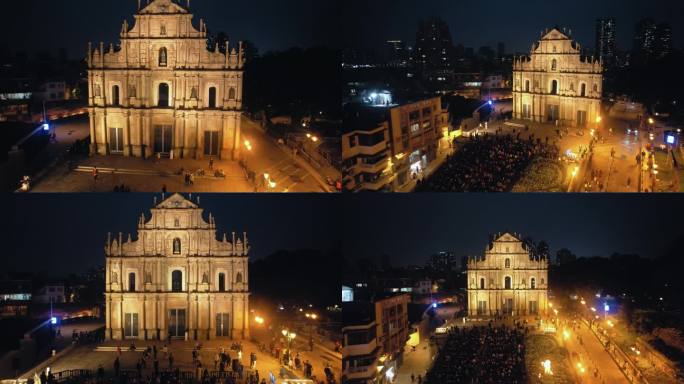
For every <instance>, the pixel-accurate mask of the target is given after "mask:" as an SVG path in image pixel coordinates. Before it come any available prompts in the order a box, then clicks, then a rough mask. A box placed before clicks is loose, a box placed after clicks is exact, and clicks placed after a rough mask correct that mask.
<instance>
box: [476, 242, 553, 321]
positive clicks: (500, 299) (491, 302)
mask: <svg viewBox="0 0 684 384" xmlns="http://www.w3.org/2000/svg"><path fill="white" fill-rule="evenodd" d="M548 268H549V263H548V260H547V259H544V258H542V259H535V258H534V257H533V256H532V255H531V253H530V251H529V250H528V249H527V248H526V246H525V244H524V243H523V242H522V240H521V239H520V236H518V235H514V234H511V233H504V234H499V235H497V236H495V237H494V240H492V242H491V243H489V245H488V247H487V249H486V250H485V253H484V257H476V258H469V259H468V315H469V316H472V317H478V316H495V315H504V314H507V315H514V316H520V315H543V314H546V311H547V306H548Z"/></svg>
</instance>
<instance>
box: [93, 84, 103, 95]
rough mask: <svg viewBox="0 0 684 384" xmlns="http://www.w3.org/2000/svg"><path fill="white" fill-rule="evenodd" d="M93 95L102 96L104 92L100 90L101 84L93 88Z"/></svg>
mask: <svg viewBox="0 0 684 384" xmlns="http://www.w3.org/2000/svg"><path fill="white" fill-rule="evenodd" d="M93 95H94V96H95V97H100V95H102V91H101V90H100V84H95V86H94V87H93Z"/></svg>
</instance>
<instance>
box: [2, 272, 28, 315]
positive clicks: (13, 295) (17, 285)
mask: <svg viewBox="0 0 684 384" xmlns="http://www.w3.org/2000/svg"><path fill="white" fill-rule="evenodd" d="M30 304H31V281H30V280H26V279H14V278H6V279H2V280H0V319H2V318H6V317H17V316H28V314H29V306H30Z"/></svg>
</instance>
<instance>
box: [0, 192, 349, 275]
mask: <svg viewBox="0 0 684 384" xmlns="http://www.w3.org/2000/svg"><path fill="white" fill-rule="evenodd" d="M154 196H157V201H158V202H161V194H157V195H154V194H53V195H40V194H35V195H22V196H17V195H14V196H13V195H6V196H5V197H3V198H2V199H0V209H2V212H3V217H4V219H5V220H4V222H5V223H6V224H11V225H10V226H9V227H8V228H7V229H4V230H3V232H2V235H3V236H2V238H3V247H2V261H3V265H2V267H0V272H1V271H4V270H5V268H8V269H9V270H14V271H46V272H48V273H49V275H50V276H59V275H63V274H68V273H71V272H74V273H78V272H84V271H86V270H88V269H89V268H92V267H97V266H103V265H104V260H105V256H104V245H105V241H106V239H107V232H112V234H114V233H116V234H117V235H116V236H118V232H123V233H124V238H125V237H126V234H127V233H129V232H130V233H131V235H132V236H133V238H134V239H135V238H136V235H135V233H136V232H135V231H136V227H137V223H138V218H139V217H140V214H141V213H142V212H145V214H146V217H147V219H148V220H149V218H150V212H149V209H150V208H152V206H153V203H154V200H153V199H154ZM168 196H169V195H168V194H167V197H168ZM185 196H187V195H185ZM196 196H197V194H193V200H194V201H196V200H195V199H196ZM199 196H200V207H202V208H204V210H205V211H204V215H205V220H206V219H207V217H208V214H209V212H211V213H212V214H213V215H214V218H215V220H216V225H217V230H218V232H219V233H221V234H222V233H223V232H226V233H228V237H229V238H230V232H232V231H235V232H236V233H242V232H247V236H248V239H249V241H250V243H251V244H252V250H251V252H250V259H259V258H264V257H266V256H268V255H270V254H272V253H274V252H276V251H278V250H283V249H285V250H299V249H315V250H321V251H329V250H332V249H333V248H334V247H336V246H337V244H338V242H337V241H336V240H335V238H336V236H338V235H339V230H338V229H337V228H336V221H335V220H334V218H335V216H336V214H335V211H334V208H333V205H334V204H335V202H334V199H332V198H329V197H328V196H324V195H294V194H293V195H281V194H278V195H268V194H262V195H256V194H254V195H229V194H200V195H199ZM5 213H8V214H5ZM5 236H7V237H6V238H5Z"/></svg>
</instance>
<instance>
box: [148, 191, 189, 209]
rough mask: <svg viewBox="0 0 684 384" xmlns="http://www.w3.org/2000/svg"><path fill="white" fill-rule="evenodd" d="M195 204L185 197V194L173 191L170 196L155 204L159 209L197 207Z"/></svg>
mask: <svg viewBox="0 0 684 384" xmlns="http://www.w3.org/2000/svg"><path fill="white" fill-rule="evenodd" d="M197 207H198V206H197V204H195V203H193V202H192V201H190V200H188V199H186V198H185V196H183V195H181V194H180V193H174V194H173V195H171V196H170V197H168V198H166V199H164V201H162V202H161V203H159V204H157V207H156V208H161V209H184V208H185V209H187V208H197Z"/></svg>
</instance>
